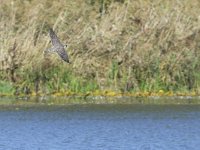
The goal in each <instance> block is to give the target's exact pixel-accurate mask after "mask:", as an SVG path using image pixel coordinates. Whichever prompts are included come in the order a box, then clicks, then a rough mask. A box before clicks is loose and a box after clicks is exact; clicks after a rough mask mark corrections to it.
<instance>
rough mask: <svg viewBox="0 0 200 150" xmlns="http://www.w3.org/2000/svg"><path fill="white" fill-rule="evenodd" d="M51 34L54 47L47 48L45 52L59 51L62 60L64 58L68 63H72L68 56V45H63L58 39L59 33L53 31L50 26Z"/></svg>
mask: <svg viewBox="0 0 200 150" xmlns="http://www.w3.org/2000/svg"><path fill="white" fill-rule="evenodd" d="M49 35H50V38H51V43H52V45H53V47H51V48H49V49H47V50H45V51H44V52H45V53H46V52H55V53H57V54H58V55H59V56H60V58H61V59H62V60H64V61H65V62H67V63H70V62H69V58H68V55H67V52H66V51H65V46H66V47H67V45H65V46H64V45H63V44H62V43H61V42H60V40H59V39H58V37H57V35H56V34H55V32H54V31H53V29H51V28H50V30H49Z"/></svg>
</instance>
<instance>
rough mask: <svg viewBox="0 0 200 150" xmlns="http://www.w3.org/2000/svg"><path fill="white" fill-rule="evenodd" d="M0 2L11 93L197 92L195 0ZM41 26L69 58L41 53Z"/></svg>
mask: <svg viewBox="0 0 200 150" xmlns="http://www.w3.org/2000/svg"><path fill="white" fill-rule="evenodd" d="M0 3H1V5H0V36H1V38H0V53H1V55H0V63H1V64H0V70H1V75H0V77H1V80H2V81H4V82H5V81H6V82H12V85H13V86H14V87H15V88H16V89H15V92H16V91H17V89H20V91H29V90H27V89H30V91H36V92H37V91H51V90H53V91H54V90H55V91H59V90H67V89H71V90H72V91H77V92H78V91H83V92H84V91H88V90H92V89H108V88H111V89H114V90H122V91H124V90H126V91H129V90H133V91H157V90H160V89H162V90H166V91H171V90H172V91H177V90H178V91H180V90H186V91H188V90H196V91H199V86H200V75H199V74H200V65H199V64H200V62H199V60H200V59H199V58H200V54H199V50H200V44H199V43H200V26H199V24H200V18H199V14H200V10H199V6H200V2H199V1H198V0H192V1H191V0H183V1H172V0H164V1H159V0H156V1H150V0H142V1H139V0H138V1H132V0H124V1H117V0H115V1H114V0H112V1H109V0H107V1H106V0H105V1H93V0H85V1H81V0H76V1H73V0H68V1H64V0H61V1H48V0H43V1H38V0H31V1H20V0H16V1H14V0H1V1H0ZM49 27H52V28H54V29H55V31H56V32H57V34H58V36H59V37H60V39H61V41H63V42H64V43H67V44H68V53H69V56H70V60H71V62H72V64H70V65H68V64H65V63H64V62H62V61H61V60H59V58H58V57H56V55H49V56H48V57H47V58H44V56H43V50H44V49H46V48H48V47H50V46H51V44H50V40H49V36H48V28H49ZM19 87H20V88H19ZM49 89H51V90H49Z"/></svg>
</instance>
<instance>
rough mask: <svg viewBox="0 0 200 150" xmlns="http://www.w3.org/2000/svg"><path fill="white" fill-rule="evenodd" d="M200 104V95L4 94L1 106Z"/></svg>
mask: <svg viewBox="0 0 200 150" xmlns="http://www.w3.org/2000/svg"><path fill="white" fill-rule="evenodd" d="M118 104H119V105H200V96H146V97H142V96H141V97H135V96H85V97H84V96H52V95H51V96H31V97H28V96H21V97H14V96H12V97H11V96H10V97H8V96H4V97H0V107H1V108H2V107H3V108H5V107H39V106H70V105H118Z"/></svg>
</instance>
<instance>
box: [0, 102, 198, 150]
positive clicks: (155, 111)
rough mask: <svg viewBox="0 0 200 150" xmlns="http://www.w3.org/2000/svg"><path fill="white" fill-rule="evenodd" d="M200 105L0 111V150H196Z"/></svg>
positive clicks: (41, 108)
mask: <svg viewBox="0 0 200 150" xmlns="http://www.w3.org/2000/svg"><path fill="white" fill-rule="evenodd" d="M199 147H200V106H149V105H148V106H145V105H89V106H88V105H85V106H65V107H64V106H63V107H37V108H19V109H15V108H1V109H0V150H199V149H200V148H199Z"/></svg>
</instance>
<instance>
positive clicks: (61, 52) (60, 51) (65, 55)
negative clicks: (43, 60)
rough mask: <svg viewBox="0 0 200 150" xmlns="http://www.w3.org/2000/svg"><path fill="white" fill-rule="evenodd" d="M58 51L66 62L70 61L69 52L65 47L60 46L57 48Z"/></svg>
mask: <svg viewBox="0 0 200 150" xmlns="http://www.w3.org/2000/svg"><path fill="white" fill-rule="evenodd" d="M56 52H57V53H58V55H59V56H60V57H61V58H62V60H64V61H65V62H68V63H70V62H69V58H68V55H67V52H66V51H65V49H64V47H60V48H58V49H57V50H56Z"/></svg>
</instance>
